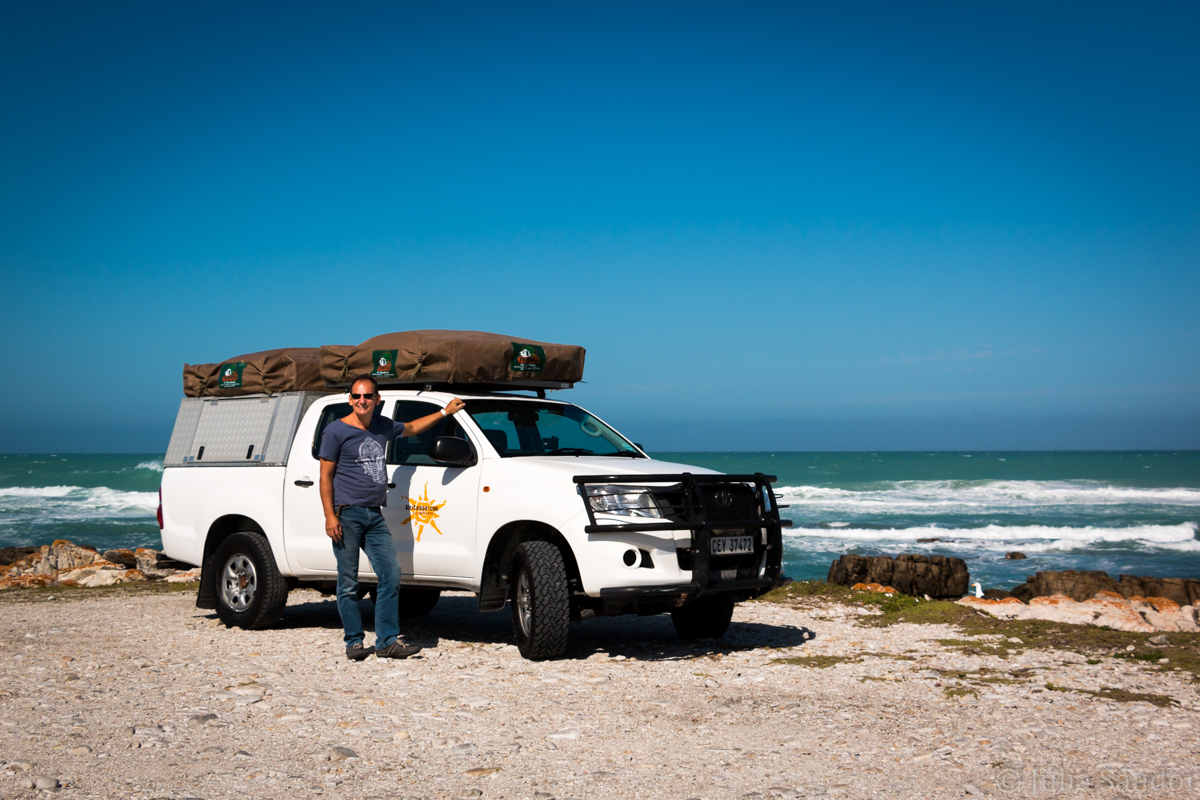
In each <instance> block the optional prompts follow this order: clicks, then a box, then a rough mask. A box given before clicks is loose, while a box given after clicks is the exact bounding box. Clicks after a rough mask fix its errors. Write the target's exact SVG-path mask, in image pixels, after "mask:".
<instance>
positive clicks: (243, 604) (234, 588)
mask: <svg viewBox="0 0 1200 800" xmlns="http://www.w3.org/2000/svg"><path fill="white" fill-rule="evenodd" d="M257 591H258V572H257V571H256V570H255V569H254V562H253V561H251V560H250V558H249V557H248V556H246V554H245V553H234V554H233V555H232V556H230V557H229V560H228V561H226V562H225V566H224V568H223V569H222V570H221V599H222V600H223V601H225V605H226V606H227V607H228V608H230V609H232V610H234V611H236V612H238V613H241V612H244V611H245V610H246V609H248V608H249V607H250V604H251V603H253V602H254V595H255V593H256V592H257Z"/></svg>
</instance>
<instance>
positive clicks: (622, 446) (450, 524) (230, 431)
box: [159, 387, 790, 659]
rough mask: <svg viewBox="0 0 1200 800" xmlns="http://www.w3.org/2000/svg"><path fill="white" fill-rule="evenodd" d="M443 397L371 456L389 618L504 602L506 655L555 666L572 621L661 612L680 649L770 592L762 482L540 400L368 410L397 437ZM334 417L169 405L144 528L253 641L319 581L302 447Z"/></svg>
mask: <svg viewBox="0 0 1200 800" xmlns="http://www.w3.org/2000/svg"><path fill="white" fill-rule="evenodd" d="M431 388H432V387H431ZM541 394H542V395H544V392H543V393H541ZM454 396H458V397H461V398H462V399H463V400H464V401H465V403H466V408H465V410H464V411H463V412H460V413H458V414H457V415H455V416H453V417H449V418H447V419H445V420H443V421H441V422H439V423H438V424H437V425H436V426H434V428H432V429H431V430H429V431H427V432H426V433H424V434H422V435H420V436H415V437H409V438H407V439H398V440H396V441H395V442H393V443H392V444H391V445H390V447H389V450H388V452H387V473H388V487H389V490H388V505H387V507H386V508H385V509H384V516H385V518H386V519H387V522H388V526H389V528H390V529H391V531H392V536H393V538H394V540H395V544H396V552H397V553H398V554H399V558H400V564H401V567H402V569H403V588H402V590H401V592H400V605H401V614H402V615H406V616H418V615H423V614H426V613H428V612H429V611H431V610H432V609H433V607H434V605H435V604H436V603H437V600H438V596H439V594H440V592H441V591H442V590H443V589H451V590H467V591H470V592H474V593H476V594H477V595H478V598H479V609H480V610H481V611H500V610H502V609H503V608H504V606H505V605H506V603H508V601H511V609H512V620H513V630H514V632H515V635H516V641H517V644H518V646H519V647H520V650H521V652H522V654H523V655H524V656H525V657H527V658H531V659H541V658H553V657H556V656H559V655H561V654H562V653H563V652H564V650H565V649H566V646H567V636H568V631H569V628H570V622H571V621H572V620H580V619H586V618H588V617H591V616H599V615H604V616H608V615H619V614H627V613H636V614H657V613H668V612H669V613H670V614H671V619H672V621H673V623H674V625H675V628H676V630H677V631H678V632H679V634H680V635H681V636H683V637H684V638H708V637H718V636H720V635H721V634H723V633H724V632H725V630H726V629H727V628H728V626H729V622H730V618H731V616H732V614H733V607H734V603H736V602H738V601H740V600H744V599H748V598H752V597H756V596H758V595H760V594H762V593H764V592H766V591H768V590H769V589H771V588H772V587H773V586H775V585H776V583H777V581H778V579H779V573H780V563H781V557H782V537H781V529H782V528H783V527H786V526H787V525H789V524H790V523H789V522H787V521H786V520H782V521H781V520H780V517H779V511H778V506H777V505H776V501H775V495H774V493H773V492H772V490H771V482H772V481H773V480H774V478H773V477H771V476H765V475H762V474H755V475H722V474H719V473H715V472H713V471H711V470H706V469H702V468H699V467H689V466H685V465H682V464H673V463H667V462H662V461H656V460H654V459H652V458H650V457H649V456H648V455H646V453H645V452H644V451H643V450H642V448H641V447H639V446H638V445H636V444H634V443H632V442H630V441H629V440H628V439H626V438H625V437H624V436H622V435H621V434H619V433H618V432H617V431H615V430H614V429H613V428H611V427H610V426H609V425H607V424H605V423H604V422H603V421H602V420H601V419H599V418H598V417H596V416H594V415H592V414H590V413H588V412H587V411H585V410H583V409H582V408H580V407H578V406H575V405H572V404H570V403H565V402H560V401H557V400H550V399H546V398H545V397H544V396H532V395H519V394H512V393H502V392H476V393H464V392H460V391H457V390H456V391H454V392H453V393H451V392H450V391H449V390H446V391H436V390H427V389H425V388H422V387H414V388H404V389H390V390H389V389H387V388H384V389H383V391H382V399H383V404H382V405H381V407H380V408H381V412H380V413H383V414H384V415H386V416H388V417H390V418H392V419H396V420H401V421H410V420H414V419H416V418H418V417H422V416H425V415H426V414H429V413H431V412H434V411H436V410H438V409H440V408H442V407H443V406H445V405H446V403H447V402H448V401H449V400H450V399H451V397H454ZM349 412H350V407H349V405H348V404H347V402H346V396H345V395H344V394H336V393H335V394H330V393H321V392H284V393H280V394H273V395H255V396H249V397H228V398H226V397H222V398H215V399H213V398H202V397H196V398H186V399H184V400H183V401H182V404H181V406H180V410H179V416H178V418H177V420H176V425H175V429H174V432H173V434H172V437H171V442H170V445H169V447H168V451H167V454H166V456H165V458H164V469H163V477H162V486H161V489H160V498H161V506H160V509H159V515H160V516H159V518H160V521H161V527H162V541H163V549H164V551H165V552H166V554H167V555H169V556H170V557H171V558H174V559H178V560H180V561H184V562H187V563H191V564H197V565H202V567H203V570H202V578H201V582H200V590H199V594H198V597H197V605H198V606H199V607H201V608H214V609H216V611H217V614H218V615H219V616H220V618H221V619H222V620H224V621H225V623H226V624H228V625H237V626H241V627H245V628H263V627H268V626H271V625H273V624H275V623H276V622H277V621H278V620H279V619H280V617H281V616H282V614H283V611H284V606H285V605H286V603H287V594H288V590H289V588H294V587H296V586H299V585H302V584H304V583H305V582H315V583H317V584H318V585H320V584H322V583H323V584H324V585H325V586H326V587H327V586H328V585H329V583H330V582H331V581H333V580H334V579H335V577H336V566H335V563H334V557H333V550H332V547H331V546H330V542H329V539H328V538H327V537H326V535H325V525H324V516H323V513H322V511H321V501H320V497H319V488H318V479H319V475H320V469H319V462H318V459H317V447H318V444H319V442H320V439H321V434H322V432H323V431H324V428H325V426H326V425H328V424H329V423H330V422H331V421H332V420H335V419H337V418H339V417H343V416H345V415H347V414H348V413H349ZM361 563H363V564H367V562H366V559H363V560H362V562H361ZM361 579H362V580H363V581H364V582H366V583H370V582H373V581H374V579H375V577H374V575H373V573H371V572H369V571H368V568H364V571H363V572H362V574H361Z"/></svg>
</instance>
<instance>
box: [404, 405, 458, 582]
mask: <svg viewBox="0 0 1200 800" xmlns="http://www.w3.org/2000/svg"><path fill="white" fill-rule="evenodd" d="M440 409H441V405H440V404H437V405H435V404H433V403H430V402H428V401H421V400H399V401H397V403H396V408H395V409H394V411H393V417H392V418H393V419H396V420H399V421H401V422H412V421H413V420H415V419H418V418H420V417H424V416H427V415H429V414H436V413H437V412H438V411H439V410H440ZM439 436H457V437H459V438H461V439H466V440H467V441H468V442H470V441H471V439H470V436H468V435H467V434H466V433H465V432H464V430H463V428H462V426H461V425H460V424H459V423H458V420H457V419H455V417H448V418H446V419H444V420H441V421H440V422H438V423H437V424H436V425H434V426H433V427H432V428H430V429H429V430H428V431H426V432H425V433H423V434H421V435H420V436H409V437H407V438H403V439H396V440H395V441H393V442H392V443H391V446H390V447H389V448H388V474H389V481H390V483H391V484H394V485H395V488H394V489H390V490H389V491H388V504H387V507H386V508H384V509H383V516H384V519H386V520H387V524H388V528H389V529H390V530H391V532H392V538H393V539H394V540H395V542H396V552H397V553H399V555H400V566H401V568H402V569H403V570H404V576H405V577H409V576H412V577H414V578H416V579H418V580H420V579H421V578H438V577H456V578H469V577H473V575H474V572H475V512H476V508H477V506H478V499H479V498H478V494H479V467H478V466H474V467H454V466H445V465H441V464H438V463H437V462H435V461H434V460H433V459H432V458H431V457H430V456H429V449H430V447H431V446H432V445H433V440H434V439H436V438H437V437H439ZM472 447H473V448H474V447H475V445H474V444H472Z"/></svg>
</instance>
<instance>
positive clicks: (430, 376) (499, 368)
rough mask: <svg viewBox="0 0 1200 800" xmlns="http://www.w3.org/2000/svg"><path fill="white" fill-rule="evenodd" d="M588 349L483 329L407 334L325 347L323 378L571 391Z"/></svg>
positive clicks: (343, 381)
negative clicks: (364, 377) (359, 376)
mask: <svg viewBox="0 0 1200 800" xmlns="http://www.w3.org/2000/svg"><path fill="white" fill-rule="evenodd" d="M584 352H585V351H584V349H583V348H582V347H579V346H578V345H572V344H552V343H550V342H539V341H535V340H533V339H521V338H518V337H516V336H503V335H501V334H498V333H483V332H482V331H401V332H398V333H385V334H383V335H382V336H375V337H373V338H371V339H367V340H366V341H365V342H363V343H362V344H359V345H325V346H323V347H322V348H321V377H323V378H324V379H325V382H326V384H328V385H331V386H338V385H341V386H344V385H346V384H348V383H349V382H350V381H351V380H353V379H354V377H355V376H357V375H362V374H368V375H370V376H371V377H373V378H375V380H377V381H378V382H379V384H380V385H381V386H386V385H392V384H426V383H432V384H485V385H492V386H495V385H501V386H507V385H510V384H511V385H512V388H514V389H516V388H521V386H522V385H523V386H527V387H534V386H543V387H545V386H548V385H552V384H563V385H562V386H552V387H551V388H568V387H569V385H570V384H573V383H575V382H576V381H579V380H582V379H583V358H584Z"/></svg>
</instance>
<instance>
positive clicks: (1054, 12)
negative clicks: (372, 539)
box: [0, 0, 1200, 452]
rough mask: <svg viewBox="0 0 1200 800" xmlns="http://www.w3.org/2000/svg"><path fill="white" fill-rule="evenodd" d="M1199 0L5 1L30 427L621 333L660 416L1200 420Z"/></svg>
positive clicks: (6, 255)
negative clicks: (278, 354)
mask: <svg viewBox="0 0 1200 800" xmlns="http://www.w3.org/2000/svg"><path fill="white" fill-rule="evenodd" d="M1198 41H1200V5H1197V4H1196V3H1190V2H1189V3H1148V4H1136V3H1097V2H1084V3H1044V2H1038V3H988V4H985V3H959V2H955V3H944V4H922V3H894V2H887V3H853V2H847V3H822V4H804V3H795V2H787V3H778V4H774V3H744V2H739V3H727V4H703V3H694V2H686V3H642V2H639V3H628V4H621V3H554V4H549V3H548V4H544V5H536V4H522V3H478V4H473V3H427V4H402V3H390V2H389V3H366V2H364V3H353V4H344V3H342V4H335V3H327V4H311V3H297V2H288V3H277V4H272V3H221V2H208V1H207V0H206V2H170V3H162V2H147V3H122V2H105V3H64V2H45V3H41V2H37V3H34V2H30V3H16V2H10V3H5V4H3V5H2V6H0V108H2V109H3V111H2V116H0V120H2V124H0V152H2V153H3V157H2V158H0V187H2V189H3V190H2V191H0V277H2V283H0V292H2V295H3V304H2V313H0V339H2V341H3V345H4V353H5V360H4V368H3V370H0V450H2V451H7V452H39V451H138V452H152V451H162V450H163V449H165V446H166V440H167V438H168V436H169V433H170V425H171V422H172V420H173V418H174V413H175V410H176V408H177V406H178V399H179V398H180V397H181V396H182V390H181V378H180V373H181V369H182V365H183V363H184V362H192V363H201V362H211V361H220V360H222V359H225V358H228V357H230V356H233V355H236V354H239V353H245V352H250V351H255V350H261V349H267V348H273V347H283V346H315V345H320V344H332V343H342V344H353V343H357V342H359V341H362V340H363V339H366V338H368V337H370V336H372V335H375V334H378V333H382V332H387V331H394V330H410V329H420V328H452V329H453V328H461V329H476V330H489V331H496V332H500V333H506V334H511V335H517V336H521V337H529V338H534V339H542V340H548V341H560V342H571V343H577V344H582V345H584V346H585V347H586V348H587V349H588V361H587V375H586V379H587V381H588V383H587V384H586V385H585V386H582V387H580V388H577V389H576V390H573V391H572V392H571V393H568V394H567V395H566V397H568V398H571V399H575V400H576V401H577V402H580V403H581V404H583V405H586V406H588V407H589V408H590V409H592V410H593V411H595V412H596V413H598V414H599V415H600V416H602V417H605V418H606V419H608V420H609V421H610V422H612V423H614V424H616V425H617V426H618V427H620V428H621V429H623V430H624V431H625V432H627V433H628V434H629V435H630V436H631V437H633V438H635V439H636V440H638V441H641V442H644V443H645V444H646V445H647V446H648V447H650V448H652V449H694V450H705V449H789V450H811V449H868V450H870V449H933V448H941V449H977V448H991V449H1043V448H1072V449H1091V448H1100V449H1104V448H1200V307H1198V300H1200V146H1198V143H1200V47H1198V46H1197V42H1198Z"/></svg>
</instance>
